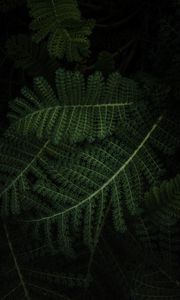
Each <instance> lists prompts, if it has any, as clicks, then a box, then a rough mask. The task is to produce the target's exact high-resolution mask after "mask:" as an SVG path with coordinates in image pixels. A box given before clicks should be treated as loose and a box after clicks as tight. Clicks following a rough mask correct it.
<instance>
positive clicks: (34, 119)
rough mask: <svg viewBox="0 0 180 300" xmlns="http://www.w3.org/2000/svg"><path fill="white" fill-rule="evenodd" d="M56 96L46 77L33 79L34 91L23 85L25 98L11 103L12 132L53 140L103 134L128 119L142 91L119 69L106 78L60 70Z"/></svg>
mask: <svg viewBox="0 0 180 300" xmlns="http://www.w3.org/2000/svg"><path fill="white" fill-rule="evenodd" d="M56 89H57V96H56V94H55V92H54V91H53V89H52V88H51V87H50V85H49V84H48V83H47V81H46V80H45V79H44V78H41V77H39V78H36V79H35V80H34V91H31V90H29V89H27V88H24V89H22V91H21V92H22V95H23V96H24V98H16V99H15V101H14V102H12V103H11V104H10V107H11V112H10V113H9V118H10V120H11V124H12V125H11V126H10V128H9V132H14V131H16V132H17V133H18V134H21V135H27V134H28V135H36V136H37V137H38V138H40V139H41V138H50V139H51V141H52V142H53V143H54V144H58V143H60V142H61V141H62V140H63V139H64V140H68V141H70V142H76V141H82V140H84V139H87V140H92V139H93V140H94V139H95V138H101V139H102V138H104V137H105V136H106V135H109V134H111V133H113V131H115V130H116V125H117V122H119V124H121V123H124V121H126V120H129V115H130V112H132V111H133V116H134V117H135V115H134V110H135V108H134V107H136V105H134V106H133V103H135V104H136V102H137V101H138V100H140V99H141V92H140V90H139V89H138V87H137V84H136V83H135V82H134V81H132V80H130V79H127V78H123V77H122V76H121V75H120V74H118V73H113V74H112V75H110V76H109V78H108V79H107V81H106V82H105V81H104V79H103V77H102V75H101V73H98V72H97V73H95V74H93V75H91V76H89V77H88V79H87V81H86V82H85V79H84V77H83V75H82V74H80V73H79V72H74V73H73V72H68V71H67V72H66V71H63V70H58V71H57V73H56Z"/></svg>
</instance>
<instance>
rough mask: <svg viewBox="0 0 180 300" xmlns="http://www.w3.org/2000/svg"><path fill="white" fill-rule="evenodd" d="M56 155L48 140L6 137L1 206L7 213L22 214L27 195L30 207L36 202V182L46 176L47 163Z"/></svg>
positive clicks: (1, 153) (0, 155)
mask: <svg viewBox="0 0 180 300" xmlns="http://www.w3.org/2000/svg"><path fill="white" fill-rule="evenodd" d="M48 153H49V154H50V155H48ZM56 155H57V153H56V151H55V149H53V148H52V147H51V146H50V145H49V141H48V140H46V141H43V142H41V143H38V142H37V141H30V140H27V139H23V140H22V138H20V137H16V136H14V135H11V136H8V137H6V138H2V140H1V146H0V172H1V178H0V187H1V191H0V200H1V201H0V208H1V214H2V215H3V216H7V215H9V214H15V215H16V214H19V213H20V212H21V210H22V207H23V206H22V204H23V205H24V201H25V200H26V198H28V201H27V202H26V205H27V207H26V209H27V208H31V207H32V206H33V201H34V199H33V197H32V182H33V180H35V179H40V178H43V177H44V176H45V177H46V173H45V172H44V168H43V165H44V163H46V161H51V159H53V157H54V156H55V157H56ZM34 197H35V195H34ZM24 206H25V205H24Z"/></svg>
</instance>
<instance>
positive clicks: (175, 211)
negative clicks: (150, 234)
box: [145, 175, 180, 225]
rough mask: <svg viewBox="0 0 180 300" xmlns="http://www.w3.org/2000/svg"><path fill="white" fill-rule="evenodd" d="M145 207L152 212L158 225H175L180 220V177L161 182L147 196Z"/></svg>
mask: <svg viewBox="0 0 180 300" xmlns="http://www.w3.org/2000/svg"><path fill="white" fill-rule="evenodd" d="M145 206H146V209H148V210H149V211H151V210H152V212H153V216H152V220H154V222H156V223H157V224H163V225H165V224H168V223H170V224H171V223H175V222H176V221H177V220H179V219H180V175H177V176H176V177H175V178H173V179H170V180H169V181H167V180H165V181H163V182H161V184H160V186H155V187H153V188H152V189H151V190H150V191H149V192H148V193H146V195H145Z"/></svg>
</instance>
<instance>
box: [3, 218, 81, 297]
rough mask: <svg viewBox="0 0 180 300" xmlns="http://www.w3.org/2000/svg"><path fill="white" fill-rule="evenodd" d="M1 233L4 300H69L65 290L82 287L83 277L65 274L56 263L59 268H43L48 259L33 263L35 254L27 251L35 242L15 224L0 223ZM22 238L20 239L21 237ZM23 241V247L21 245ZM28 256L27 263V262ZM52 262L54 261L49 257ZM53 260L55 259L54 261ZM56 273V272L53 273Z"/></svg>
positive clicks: (61, 264) (60, 264)
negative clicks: (31, 258) (29, 245)
mask: <svg viewBox="0 0 180 300" xmlns="http://www.w3.org/2000/svg"><path fill="white" fill-rule="evenodd" d="M0 225H1V226H0V232H1V247H0V249H1V258H2V260H3V266H2V269H1V272H0V281H1V290H0V297H1V299H21V298H22V299H28V300H31V299H32V300H35V299H37V300H40V299H63V300H69V299H72V298H69V296H68V295H67V294H66V289H65V288H66V287H69V288H71V289H72V288H74V287H83V286H84V284H85V283H84V277H83V275H81V274H78V273H77V274H76V273H74V274H72V273H67V272H68V267H67V266H66V270H67V272H66V273H65V272H63V271H62V270H63V269H64V267H65V266H63V263H59V258H58V259H57V260H56V265H55V264H53V263H52V266H50V267H49V269H48V267H47V266H44V263H45V259H46V258H47V254H46V256H45V257H43V256H42V257H39V256H38V258H37V259H35V258H33V260H30V258H29V255H30V256H31V252H32V251H36V250H37V249H35V248H34V249H33V248H32V249H31V251H28V250H27V249H26V248H27V246H28V244H30V243H32V241H33V239H32V237H31V238H30V241H29V240H28V238H27V236H26V234H27V233H26V232H24V231H22V228H20V227H17V224H16V228H14V227H13V226H14V224H8V225H7V224H6V223H5V222H3V223H0ZM20 234H21V238H19V237H20ZM22 239H23V245H22ZM25 254H26V257H28V260H27V259H24V257H25ZM48 258H49V260H51V259H52V257H51V256H49V255H48ZM53 258H54V257H53ZM52 269H53V271H52Z"/></svg>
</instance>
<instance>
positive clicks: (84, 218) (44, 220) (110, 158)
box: [24, 116, 168, 253]
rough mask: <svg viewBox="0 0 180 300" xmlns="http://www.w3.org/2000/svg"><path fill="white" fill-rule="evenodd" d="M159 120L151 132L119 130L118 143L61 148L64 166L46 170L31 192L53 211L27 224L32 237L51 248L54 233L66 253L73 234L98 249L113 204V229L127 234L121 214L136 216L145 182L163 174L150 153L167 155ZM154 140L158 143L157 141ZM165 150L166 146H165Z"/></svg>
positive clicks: (37, 214) (113, 140) (146, 129)
mask: <svg viewBox="0 0 180 300" xmlns="http://www.w3.org/2000/svg"><path fill="white" fill-rule="evenodd" d="M163 119H164V117H163V116H160V117H158V118H157V119H156V120H155V121H154V123H153V124H152V123H151V125H150V124H149V127H148V126H147V125H146V126H145V125H144V128H142V129H141V130H140V129H139V130H138V131H136V130H135V127H134V128H132V127H130V128H129V129H128V128H126V130H121V132H120V133H119V134H118V138H114V137H111V138H109V140H103V141H102V142H100V143H99V144H96V145H95V144H93V145H91V146H87V147H85V149H84V150H82V149H79V148H76V147H71V146H65V149H64V151H65V153H66V157H67V158H68V159H69V165H67V161H66V162H65V165H64V164H63V160H62V159H60V161H59V167H58V163H56V165H54V166H53V165H52V167H51V168H49V169H48V170H47V173H48V179H47V180H45V181H43V180H41V181H38V182H37V183H36V184H35V186H34V191H35V192H36V193H38V194H39V195H40V196H41V197H42V198H43V199H45V198H46V199H47V202H46V203H49V205H50V206H51V208H52V211H53V213H52V214H44V213H43V212H41V209H40V207H39V206H38V211H36V212H35V215H34V214H33V215H32V217H31V218H29V220H27V221H25V220H24V221H25V222H26V223H29V225H30V226H33V225H34V228H36V233H37V234H38V232H39V234H41V236H42V232H43V234H44V236H45V240H46V241H48V242H49V243H51V238H52V234H53V232H55V231H53V232H52V228H56V238H57V240H59V243H60V245H61V248H62V249H63V247H65V249H66V252H67V253H68V251H69V249H71V246H70V245H71V240H72V237H73V236H74V234H73V232H82V229H81V228H82V227H83V236H84V242H85V243H86V244H87V245H88V246H89V247H90V248H93V246H94V243H95V244H96V243H97V240H96V239H97V236H98V234H97V233H98V232H99V231H100V230H101V227H102V224H103V222H104V218H106V215H107V209H108V207H109V204H111V207H112V211H113V220H114V226H115V229H116V230H118V231H121V232H122V231H124V230H125V229H126V221H125V217H124V212H125V214H126V215H127V214H130V215H136V214H139V213H140V207H141V201H142V198H143V197H142V195H143V192H144V178H145V180H146V184H147V183H148V186H151V185H155V184H156V183H157V182H158V180H159V177H160V175H161V174H162V172H163V170H162V166H161V163H159V159H158V158H157V156H156V153H155V151H154V150H153V149H154V147H158V143H159V144H160V147H161V148H163V149H164V151H166V147H167V146H168V136H167V137H164V141H163V142H162V140H160V139H159V135H158V132H159V131H161V130H162V124H163ZM157 139H158V140H157ZM163 145H164V146H163Z"/></svg>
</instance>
